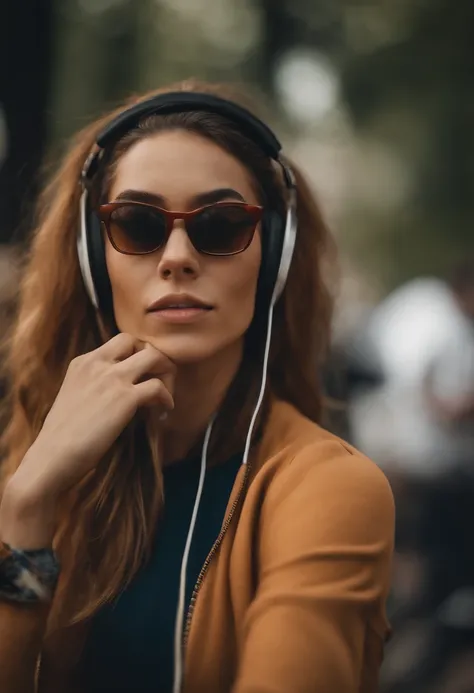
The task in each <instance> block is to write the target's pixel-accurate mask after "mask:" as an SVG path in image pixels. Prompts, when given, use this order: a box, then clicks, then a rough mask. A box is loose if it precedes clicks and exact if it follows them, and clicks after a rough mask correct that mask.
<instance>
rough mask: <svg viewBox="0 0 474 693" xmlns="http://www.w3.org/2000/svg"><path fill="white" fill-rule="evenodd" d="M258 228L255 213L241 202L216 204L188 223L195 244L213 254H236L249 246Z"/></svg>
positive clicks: (203, 251) (201, 250)
mask: <svg viewBox="0 0 474 693" xmlns="http://www.w3.org/2000/svg"><path fill="white" fill-rule="evenodd" d="M255 227H256V219H255V217H254V215H253V214H252V213H251V212H249V210H247V209H245V207H243V206H241V205H216V206H215V207H208V208H207V209H204V210H202V212H200V213H199V214H198V215H197V216H195V217H194V218H193V219H190V220H188V222H187V231H188V234H189V237H190V239H191V242H192V244H193V245H194V247H195V248H196V249H197V250H199V251H200V252H202V253H207V254H209V255H232V254H233V253H238V252H240V251H242V250H245V248H246V247H247V246H248V245H249V243H250V241H251V240H252V236H253V233H254V230H255Z"/></svg>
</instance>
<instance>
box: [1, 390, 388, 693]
mask: <svg viewBox="0 0 474 693" xmlns="http://www.w3.org/2000/svg"><path fill="white" fill-rule="evenodd" d="M393 536H394V504H393V497H392V493H391V490H390V487H389V484H388V482H387V480H386V479H385V477H384V475H383V474H382V472H381V471H380V470H379V469H378V467H377V466H376V465H375V464H374V463H373V462H371V461H370V460H368V459H367V458H366V457H364V456H363V455H361V454H360V453H359V452H357V451H356V450H354V449H353V448H352V447H351V446H349V445H347V444H346V443H344V442H343V441H341V440H340V439H338V438H336V437H335V436H333V435H331V434H330V433H328V432H326V431H324V430H323V429H321V428H320V427H319V426H317V425H316V424H314V423H312V422H310V421H308V420H307V419H305V418H304V417H303V416H301V414H299V413H298V412H297V411H296V410H295V409H294V408H293V407H291V406H290V405H288V404H285V403H283V402H275V403H274V404H273V406H272V411H271V413H270V418H269V421H268V424H267V426H266V430H265V434H264V436H263V439H262V442H261V443H260V445H259V447H258V450H257V451H256V452H255V454H254V456H253V459H252V460H251V461H250V463H249V465H248V466H247V467H242V468H241V469H240V471H239V473H238V475H237V478H236V482H235V485H234V488H233V491H232V494H231V497H230V499H229V503H228V508H227V514H226V519H225V521H224V525H223V528H222V532H221V536H220V537H219V539H218V541H217V543H216V545H215V546H214V548H213V550H212V552H211V555H210V556H209V558H208V561H206V564H205V566H204V568H203V571H202V573H201V576H200V579H199V581H198V584H197V585H196V588H195V592H194V595H193V599H192V603H191V606H190V610H189V613H188V619H187V624H186V636H185V676H184V693H375V692H376V691H377V689H378V684H377V681H378V672H379V667H380V664H381V661H382V653H383V644H384V641H385V639H386V637H387V635H388V633H389V625H388V623H387V620H386V616H385V600H386V597H387V593H388V590H389V582H390V572H391V570H390V569H391V565H390V563H391V555H392V549H393ZM46 621H47V609H45V608H44V607H33V608H31V607H20V606H15V605H11V604H6V603H2V604H0V691H1V693H33V691H35V690H38V691H39V693H87V692H86V691H79V689H78V688H77V686H76V683H75V677H74V666H73V662H75V661H76V660H77V656H75V652H76V651H77V648H78V647H79V644H78V643H79V642H80V641H81V639H83V638H84V637H85V636H86V632H85V626H76V627H74V628H71V629H69V630H68V631H67V632H65V633H61V634H59V636H58V637H55V638H54V637H53V638H48V639H46V640H45V639H44V630H45V625H46ZM82 641H83V640H82ZM40 653H41V657H40ZM39 659H40V666H39V667H38V660H39ZM38 670H39V675H38ZM157 693H159V692H157Z"/></svg>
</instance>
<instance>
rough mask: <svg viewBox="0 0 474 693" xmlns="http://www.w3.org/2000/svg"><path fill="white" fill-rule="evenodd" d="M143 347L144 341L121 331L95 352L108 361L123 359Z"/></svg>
mask: <svg viewBox="0 0 474 693" xmlns="http://www.w3.org/2000/svg"><path fill="white" fill-rule="evenodd" d="M140 348H142V342H140V340H138V339H136V337H132V335H131V334H128V333H126V332H121V333H120V334H117V335H115V337H112V339H109V341H108V342H105V344H102V346H100V347H99V348H98V349H96V350H95V353H96V354H97V355H98V356H101V357H103V358H104V359H106V360H107V361H114V360H115V361H122V360H123V359H126V358H128V357H129V356H131V355H132V354H134V353H135V352H136V351H138V350H139V349H140Z"/></svg>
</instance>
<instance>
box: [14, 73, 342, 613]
mask: <svg viewBox="0 0 474 693" xmlns="http://www.w3.org/2000/svg"><path fill="white" fill-rule="evenodd" d="M171 90H173V91H176V90H183V91H196V92H201V93H203V92H205V93H210V94H215V95H217V96H222V97H224V98H231V99H233V100H234V101H239V102H240V103H242V98H240V97H236V96H235V94H234V92H233V91H232V90H229V88H228V87H224V86H222V85H221V86H216V85H210V84H208V83H200V82H198V81H194V80H192V81H185V82H182V83H179V84H175V85H172V86H171V87H168V88H167V89H160V90H159V91H155V92H152V93H148V94H145V95H143V96H141V97H139V98H134V99H132V100H131V101H130V100H129V101H128V102H127V103H126V104H124V105H123V106H121V107H120V108H118V109H116V110H115V111H114V112H112V113H109V114H108V115H106V116H105V117H103V118H101V119H99V120H97V121H96V122H94V123H93V124H91V125H90V126H88V127H86V128H85V129H84V130H82V131H81V132H80V133H79V134H78V135H77V136H76V137H75V139H74V142H73V146H72V147H71V149H70V151H69V152H68V154H67V156H66V157H65V159H64V162H63V164H62V166H61V167H60V169H59V170H58V172H57V174H56V175H55V176H54V178H53V179H52V180H51V182H50V183H49V185H48V186H47V188H46V189H45V190H44V192H43V194H42V196H41V199H40V202H39V208H38V215H37V218H38V223H37V227H36V229H35V230H34V233H33V236H32V239H31V244H30V249H29V252H28V254H27V257H26V259H25V264H24V272H23V279H22V283H21V286H20V289H19V296H18V311H17V316H16V320H15V323H14V326H13V330H12V334H11V338H10V339H9V341H8V345H7V355H6V361H5V362H6V375H7V386H8V394H9V397H8V404H9V420H8V425H7V426H6V429H5V432H4V435H3V437H2V450H3V458H4V462H3V476H4V479H6V478H8V477H9V476H10V475H11V474H13V473H14V472H15V470H16V469H17V467H18V465H19V464H20V462H21V460H22V458H23V456H24V455H25V453H26V451H27V450H28V448H29V447H30V446H31V445H32V443H33V442H34V440H35V439H36V437H37V436H38V434H39V432H40V430H41V427H42V424H43V422H44V419H45V417H46V415H47V414H48V412H49V410H50V408H51V406H52V404H53V402H54V399H55V397H56V396H57V394H58V391H59V389H60V386H61V384H62V382H63V379H64V376H65V373H66V369H67V367H68V365H69V363H70V361H71V360H72V359H73V358H74V357H76V356H78V355H80V354H82V353H85V352H87V351H90V350H92V349H95V348H96V347H98V346H99V344H100V343H101V339H102V338H101V336H100V331H99V330H98V329H97V315H96V314H95V311H94V309H93V307H92V306H91V304H90V302H89V300H88V298H87V296H86V292H85V290H84V286H83V282H82V279H81V275H80V270H79V263H78V258H77V254H76V233H77V228H78V224H79V197H80V186H79V184H78V181H79V178H80V172H81V169H82V166H83V163H84V161H85V159H86V157H87V155H88V153H89V151H90V150H91V148H92V146H93V144H94V142H95V139H96V136H97V134H98V133H99V132H100V130H101V129H102V128H103V127H104V126H105V125H106V124H107V123H108V122H109V121H110V120H111V119H112V118H113V117H114V116H115V115H117V113H119V112H120V111H121V110H123V108H124V106H129V105H130V104H131V102H139V101H141V100H144V99H146V98H149V97H150V96H152V95H153V94H157V93H161V92H165V91H171ZM243 105H245V106H247V107H248V103H246V102H244V103H243ZM176 128H181V129H183V128H184V129H187V130H191V131H194V132H197V133H200V134H201V135H202V136H204V137H207V138H209V139H211V140H213V141H214V142H217V143H218V144H219V145H220V146H222V147H223V148H225V149H226V150H228V151H230V152H231V153H232V154H233V155H234V156H236V157H237V158H238V159H240V160H241V161H242V162H243V163H244V164H245V165H246V166H247V168H248V169H249V170H250V172H251V173H252V175H253V179H254V180H255V182H256V184H257V186H258V189H259V191H260V195H261V197H262V202H263V204H265V205H272V206H273V207H275V208H277V209H280V210H281V209H283V205H284V186H283V185H282V182H281V176H279V174H278V172H277V171H276V169H275V166H274V164H273V163H272V162H271V161H270V160H269V159H268V158H267V157H266V156H265V155H264V154H263V153H262V152H261V151H260V150H259V149H258V147H257V146H256V145H255V144H254V143H252V142H250V140H248V139H247V138H246V137H245V136H244V135H243V134H242V133H241V132H239V131H238V130H237V129H236V128H235V127H234V126H233V125H232V124H231V123H230V122H229V121H227V120H226V119H224V118H223V117H222V116H219V115H215V114H210V113H204V112H192V113H184V114H183V113H181V114H172V115H166V116H149V117H147V118H146V119H144V120H143V122H141V123H140V124H139V126H137V127H136V128H135V129H134V130H132V131H131V132H129V133H127V135H125V137H124V138H123V139H122V140H121V141H120V142H119V143H118V144H117V145H116V147H115V149H114V152H113V154H112V157H111V159H110V160H109V162H108V163H107V165H106V166H105V169H104V171H102V173H101V174H99V180H98V182H97V183H95V197H96V202H98V201H99V200H100V199H107V191H108V189H109V186H110V182H111V178H112V177H113V173H114V169H115V166H116V163H117V161H118V160H119V159H120V157H121V156H122V155H123V153H124V152H125V151H126V150H127V149H128V148H129V147H131V146H132V145H133V143H134V142H136V141H137V140H139V139H142V138H144V137H148V136H150V135H151V134H153V133H155V132H157V131H158V130H167V129H176ZM293 168H294V171H295V175H296V179H297V185H298V198H297V204H298V212H297V214H298V236H297V241H296V247H295V252H294V258H293V263H292V266H291V269H290V273H289V277H288V282H287V285H286V288H285V291H284V294H283V297H282V299H281V300H280V301H279V303H278V304H277V307H276V313H275V323H274V335H273V344H272V350H271V358H270V369H269V387H268V391H269V392H271V393H273V394H275V395H276V396H277V397H280V398H282V399H284V400H286V401H288V402H290V403H292V404H293V405H294V406H295V407H296V408H297V409H298V410H299V411H301V412H302V413H303V414H304V415H306V416H308V417H309V418H311V419H313V420H314V421H320V419H321V414H322V393H321V388H320V384H319V377H318V373H319V365H320V363H321V360H322V358H323V356H324V354H325V352H326V348H327V346H328V340H329V329H330V320H331V309H332V301H331V295H330V294H331V292H330V290H329V287H328V282H327V280H326V278H325V277H326V272H325V268H326V265H327V259H328V258H329V257H332V256H333V252H332V251H333V247H332V242H331V239H330V236H329V234H328V231H327V228H326V226H325V224H324V222H323V219H322V216H321V213H320V209H319V207H318V205H317V203H316V201H315V199H314V197H313V195H312V194H311V192H310V189H309V186H308V184H307V182H306V180H305V179H304V177H303V175H302V174H301V173H300V171H299V170H298V168H297V167H295V166H294V167H293ZM105 317H107V316H105ZM258 354H259V350H258V349H255V344H253V346H252V344H250V340H249V348H248V349H247V350H246V355H245V356H244V359H243V363H242V366H241V370H240V371H239V373H238V374H237V376H236V378H235V380H234V382H233V384H232V385H231V387H230V390H229V392H228V393H227V396H226V399H225V401H224V403H223V406H222V408H221V413H220V416H219V418H218V420H217V422H216V425H215V437H214V444H213V448H212V456H213V458H214V459H216V460H219V459H225V458H226V456H227V455H228V454H229V453H230V452H232V451H235V450H241V449H242V448H243V441H244V440H245V435H246V433H247V428H248V423H249V419H250V416H251V413H252V408H253V406H254V404H255V394H256V391H257V388H258V385H259V378H260V373H261V364H259V357H258ZM242 371H245V377H243V373H242ZM229 421H232V426H229V424H228V422H229ZM226 422H227V423H226ZM263 424H264V420H263ZM45 464H47V461H45ZM162 503H163V494H162V477H161V468H160V460H159V454H158V451H157V445H156V441H155V440H154V438H153V434H152V431H151V430H149V429H148V428H147V426H146V422H145V421H144V420H143V419H142V418H141V417H140V416H137V417H136V418H135V420H134V421H133V422H132V423H131V424H130V425H129V426H128V427H127V429H126V430H125V431H124V432H123V434H122V435H121V436H120V437H119V439H118V440H117V441H116V443H115V444H114V445H113V447H112V449H111V450H110V451H109V453H108V454H107V455H106V456H105V458H104V459H103V460H101V462H100V463H99V465H98V467H97V469H96V470H95V472H94V473H92V474H91V475H89V476H88V477H87V478H85V479H84V480H83V481H82V482H81V483H80V484H79V485H77V486H76V487H75V488H74V489H72V490H71V491H70V492H68V493H67V494H65V497H64V499H63V501H62V503H61V508H60V511H59V525H58V532H57V536H56V540H55V546H56V548H57V551H58V553H59V555H60V558H61V562H62V566H63V570H62V576H61V580H60V584H59V586H58V591H57V593H56V597H55V603H54V607H53V614H52V616H53V618H52V621H51V622H52V623H55V624H56V625H59V624H65V623H67V622H69V623H70V622H76V621H79V620H83V619H85V618H87V617H89V616H91V615H92V614H93V613H94V612H95V611H96V610H97V609H98V608H99V607H100V605H101V604H103V603H104V602H106V601H109V600H111V599H113V598H114V597H115V596H116V595H117V594H118V593H119V592H120V591H121V590H122V589H123V588H124V586H125V585H126V584H128V583H129V582H130V580H131V579H132V578H133V576H134V575H135V573H136V572H137V570H138V569H139V567H140V566H141V565H142V563H143V561H144V560H146V557H147V555H148V552H149V549H150V546H151V543H152V537H153V533H154V530H155V528H156V526H157V523H158V521H159V513H160V508H161V507H162Z"/></svg>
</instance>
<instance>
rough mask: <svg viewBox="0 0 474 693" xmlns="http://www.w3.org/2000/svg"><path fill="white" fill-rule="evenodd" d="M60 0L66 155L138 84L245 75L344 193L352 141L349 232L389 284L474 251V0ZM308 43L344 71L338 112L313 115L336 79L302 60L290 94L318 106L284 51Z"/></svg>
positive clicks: (363, 260) (57, 94)
mask: <svg viewBox="0 0 474 693" xmlns="http://www.w3.org/2000/svg"><path fill="white" fill-rule="evenodd" d="M44 2H46V0H44ZM53 6H54V11H55V19H54V37H55V38H54V42H55V43H54V46H53V49H54V56H55V57H54V60H53V74H52V89H51V97H50V108H49V114H50V121H49V142H50V146H51V149H52V151H53V152H55V153H56V152H57V151H58V149H59V150H60V149H62V148H63V147H64V145H65V142H66V141H67V138H68V137H69V136H70V134H71V133H72V132H74V131H76V130H77V129H78V128H79V127H81V126H82V125H83V124H85V123H86V122H88V121H89V120H90V119H91V118H92V117H93V116H95V115H97V114H99V113H101V112H102V111H104V110H105V109H107V108H108V107H109V106H110V105H112V104H115V103H116V102H117V100H118V99H120V98H122V97H124V96H127V95H129V94H131V93H132V92H139V91H142V90H145V89H151V88H154V87H156V86H158V85H162V84H166V83H169V82H172V81H175V80H177V79H181V78H184V77H189V76H191V75H194V76H197V77H201V78H207V79H211V80H224V81H231V82H240V83H244V84H247V85H250V86H251V87H252V90H253V92H254V93H255V94H257V95H258V97H259V98H260V100H261V101H262V102H263V103H265V104H266V105H267V106H269V107H270V112H271V114H272V118H273V121H274V122H273V124H274V125H278V127H279V129H280V131H281V132H282V133H283V139H284V141H285V145H287V146H288V148H289V149H290V150H291V148H292V146H294V149H295V150H296V151H297V150H298V148H299V149H300V150H302V151H304V152H306V153H307V156H309V154H308V152H310V151H313V150H314V153H313V155H312V161H311V162H310V166H309V168H310V169H311V170H310V171H309V172H310V175H311V174H312V173H313V174H314V175H313V179H314V181H315V182H316V184H317V180H318V178H320V179H321V180H323V181H324V180H325V179H326V187H329V193H331V189H330V186H331V183H328V182H327V181H328V180H330V179H331V176H330V175H329V173H327V172H326V170H325V166H326V163H325V162H326V159H325V158H324V157H323V156H321V152H322V151H325V150H324V146H327V145H328V146H330V147H332V148H333V149H330V152H329V153H330V154H331V152H333V151H336V150H337V151H339V150H338V149H337V148H338V147H339V148H340V149H341V151H342V149H344V147H345V148H346V149H345V150H344V151H346V150H348V149H351V151H352V154H351V162H352V163H351V166H350V167H347V170H345V171H342V169H346V167H345V165H344V161H345V159H344V157H343V158H342V163H341V162H339V175H340V174H341V172H345V175H346V177H347V178H348V180H346V182H345V185H344V186H343V188H342V193H340V194H339V198H338V199H337V214H336V220H337V228H338V233H339V238H340V243H341V244H342V246H343V249H344V250H345V252H346V254H348V255H349V256H350V257H351V258H352V261H353V262H354V263H355V264H356V266H358V267H359V269H361V270H362V272H363V273H366V274H367V275H368V276H372V277H374V278H375V280H377V281H378V282H380V283H381V284H382V286H383V287H384V289H385V290H387V289H389V288H391V287H392V286H393V285H394V284H397V283H399V282H400V281H402V280H404V279H407V278H409V277H411V276H413V275H416V274H419V273H426V272H438V271H443V270H444V269H445V268H446V267H447V266H448V265H449V264H450V263H451V262H452V261H454V260H455V259H456V258H458V257H460V256H461V255H464V254H466V253H471V252H472V251H473V238H474V235H473V234H472V232H471V225H472V221H473V218H474V209H473V204H474V203H473V196H472V194H471V191H472V189H473V182H474V134H473V133H474V128H473V117H472V116H473V111H474V92H473V90H472V88H471V85H472V75H473V74H474V51H473V50H472V47H471V35H470V34H471V31H472V27H473V26H474V2H472V0H458V1H457V2H456V3H453V2H452V1H451V0H54V1H53ZM304 50H306V51H309V53H308V55H311V51H313V52H314V53H315V54H317V55H318V56H320V58H321V57H323V58H324V59H325V60H326V61H327V65H328V66H329V67H330V68H331V70H333V72H334V74H335V75H336V78H337V91H338V102H337V104H335V105H333V106H332V107H331V108H329V110H328V112H327V113H326V114H325V115H324V116H322V115H321V113H316V112H315V113H314V115H313V114H312V113H311V111H310V106H311V104H312V105H313V106H315V105H317V99H318V98H319V97H318V92H317V89H321V84H319V86H318V84H316V82H315V83H314V86H312V83H311V80H310V76H309V77H308V75H306V78H305V79H303V72H304V71H305V70H306V72H307V71H308V70H310V67H307V66H306V67H304V66H301V64H300V66H299V67H297V68H294V69H293V72H291V73H290V72H288V74H289V75H290V77H287V78H286V79H287V82H288V81H289V82H293V83H292V84H290V85H286V88H287V91H288V90H289V91H288V93H289V94H294V95H296V96H294V97H291V96H290V97H288V95H287V100H288V98H289V99H290V101H291V99H292V98H296V101H301V104H303V106H301V105H300V110H301V108H303V107H304V104H305V103H308V104H309V106H308V109H309V110H308V113H307V115H306V118H302V119H301V118H300V120H298V118H296V119H295V118H294V117H292V115H291V112H290V111H291V108H290V109H289V108H288V107H287V108H285V105H284V103H283V100H282V98H283V97H282V91H281V84H280V82H279V79H280V78H279V74H280V73H279V69H280V67H281V65H282V63H283V61H284V59H285V56H288V55H290V54H291V52H292V51H293V52H294V51H300V53H301V51H304ZM298 70H299V71H300V72H298ZM306 72H305V74H306ZM299 74H301V75H302V78H301V86H300V87H298V84H297V83H298V82H299V81H300V80H299V77H298V75H299ZM308 74H309V73H308ZM323 76H324V75H323ZM315 79H316V78H315ZM280 81H281V80H280ZM323 81H324V80H323ZM298 88H299V89H300V92H298V91H297V89H298ZM291 90H293V91H291ZM327 93H328V89H327V84H326V96H327ZM328 98H329V97H328ZM331 156H332V154H331ZM329 158H330V157H329ZM333 158H334V157H333ZM326 174H327V175H326ZM323 201H324V200H323Z"/></svg>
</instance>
